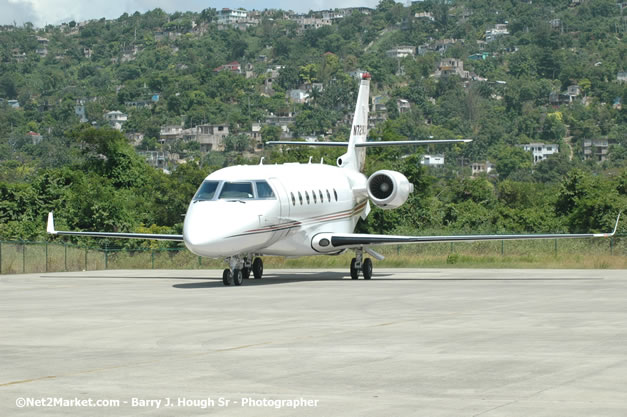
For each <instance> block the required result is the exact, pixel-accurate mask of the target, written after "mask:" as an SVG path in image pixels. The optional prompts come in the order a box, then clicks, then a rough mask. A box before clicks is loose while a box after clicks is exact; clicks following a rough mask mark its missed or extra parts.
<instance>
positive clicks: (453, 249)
mask: <svg viewBox="0 0 627 417" xmlns="http://www.w3.org/2000/svg"><path fill="white" fill-rule="evenodd" d="M453 244H454V242H451V253H453V252H455V248H453Z"/></svg>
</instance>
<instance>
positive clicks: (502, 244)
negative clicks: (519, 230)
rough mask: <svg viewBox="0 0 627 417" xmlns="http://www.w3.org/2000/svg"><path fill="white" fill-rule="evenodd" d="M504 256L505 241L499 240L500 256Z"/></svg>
mask: <svg viewBox="0 0 627 417" xmlns="http://www.w3.org/2000/svg"><path fill="white" fill-rule="evenodd" d="M504 255H505V240H501V256H504Z"/></svg>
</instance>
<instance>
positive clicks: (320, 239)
mask: <svg viewBox="0 0 627 417" xmlns="http://www.w3.org/2000/svg"><path fill="white" fill-rule="evenodd" d="M619 219H620V214H619V215H618V217H617V218H616V225H615V226H614V230H613V231H612V232H611V233H576V234H563V233H562V234H559V233H557V234H551V233H549V234H533V235H457V236H394V235H368V234H359V233H320V234H318V235H316V236H315V237H314V239H313V241H312V247H313V248H314V249H315V250H316V251H318V252H322V253H324V252H332V251H334V250H337V249H350V248H357V247H363V246H372V245H401V244H409V243H435V242H476V241H481V240H525V239H574V238H595V237H604V238H609V237H612V236H614V235H615V234H616V230H617V229H618V221H619Z"/></svg>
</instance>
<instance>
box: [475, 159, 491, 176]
mask: <svg viewBox="0 0 627 417" xmlns="http://www.w3.org/2000/svg"><path fill="white" fill-rule="evenodd" d="M470 168H471V170H472V176H473V177H476V176H477V175H481V174H488V175H490V174H492V175H495V174H496V167H495V166H494V164H493V163H492V162H490V161H485V162H473V163H472V164H471V165H470Z"/></svg>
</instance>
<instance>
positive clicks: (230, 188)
mask: <svg viewBox="0 0 627 417" xmlns="http://www.w3.org/2000/svg"><path fill="white" fill-rule="evenodd" d="M225 198H232V199H238V200H242V199H248V198H254V194H253V185H252V183H250V182H225V183H224V185H223V186H222V191H220V199H225Z"/></svg>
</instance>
